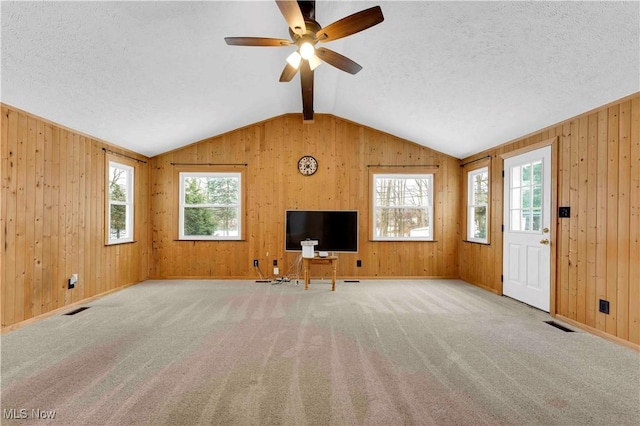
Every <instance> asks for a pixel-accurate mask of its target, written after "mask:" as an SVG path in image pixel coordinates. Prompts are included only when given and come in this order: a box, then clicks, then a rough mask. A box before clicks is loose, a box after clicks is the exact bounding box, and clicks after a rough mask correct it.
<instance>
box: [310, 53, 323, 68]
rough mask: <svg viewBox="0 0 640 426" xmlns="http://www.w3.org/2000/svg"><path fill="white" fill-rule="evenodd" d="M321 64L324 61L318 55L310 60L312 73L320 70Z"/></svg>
mask: <svg viewBox="0 0 640 426" xmlns="http://www.w3.org/2000/svg"><path fill="white" fill-rule="evenodd" d="M321 63H322V61H321V60H320V58H318V56H316V55H313V56H312V57H310V58H309V68H311V71H313V70H315V69H316V68H318V67H319V66H320V64H321Z"/></svg>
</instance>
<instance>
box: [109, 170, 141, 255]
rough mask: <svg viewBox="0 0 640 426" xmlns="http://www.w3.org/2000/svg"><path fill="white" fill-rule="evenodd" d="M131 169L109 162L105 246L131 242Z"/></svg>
mask: <svg viewBox="0 0 640 426" xmlns="http://www.w3.org/2000/svg"><path fill="white" fill-rule="evenodd" d="M133 170H134V169H133V167H131V166H127V165H125V164H120V163H117V162H115V161H109V171H108V173H109V174H108V176H107V182H108V185H109V195H108V206H107V223H108V224H109V227H108V235H107V244H119V243H130V242H132V241H133Z"/></svg>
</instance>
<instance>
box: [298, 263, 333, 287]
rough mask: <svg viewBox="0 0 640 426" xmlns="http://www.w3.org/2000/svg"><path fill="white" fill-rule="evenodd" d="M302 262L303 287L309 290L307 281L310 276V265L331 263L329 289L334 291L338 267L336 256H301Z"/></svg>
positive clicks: (309, 279)
mask: <svg viewBox="0 0 640 426" xmlns="http://www.w3.org/2000/svg"><path fill="white" fill-rule="evenodd" d="M302 264H303V265H304V289H305V290H309V282H310V281H311V276H310V275H309V266H310V265H331V268H332V273H331V291H336V271H337V269H338V256H327V257H303V258H302Z"/></svg>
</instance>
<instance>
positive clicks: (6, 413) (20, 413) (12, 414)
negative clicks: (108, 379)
mask: <svg viewBox="0 0 640 426" xmlns="http://www.w3.org/2000/svg"><path fill="white" fill-rule="evenodd" d="M2 417H4V418H5V419H7V420H24V419H39V420H48V419H55V418H56V412H55V411H47V410H40V409H35V408H34V409H32V410H31V411H29V410H27V409H25V408H22V409H17V408H11V409H3V410H2Z"/></svg>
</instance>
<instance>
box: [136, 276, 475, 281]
mask: <svg viewBox="0 0 640 426" xmlns="http://www.w3.org/2000/svg"><path fill="white" fill-rule="evenodd" d="M275 278H277V277H264V279H267V280H272V279H275ZM323 278H324V279H329V280H330V279H331V275H323V276H317V277H314V276H312V277H311V279H323ZM257 279H261V278H260V277H213V276H169V277H149V278H147V280H158V281H161V280H233V281H241V280H245V281H253V280H257ZM294 279H295V278H294ZM298 279H300V280H301V279H303V278H302V277H300V278H298ZM337 279H338V280H461V278H460V277H448V276H444V277H438V276H415V277H414V276H402V277H381V276H360V275H358V276H349V277H338V278H337ZM463 281H464V280H463Z"/></svg>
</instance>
